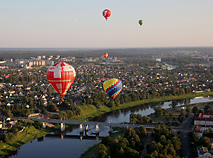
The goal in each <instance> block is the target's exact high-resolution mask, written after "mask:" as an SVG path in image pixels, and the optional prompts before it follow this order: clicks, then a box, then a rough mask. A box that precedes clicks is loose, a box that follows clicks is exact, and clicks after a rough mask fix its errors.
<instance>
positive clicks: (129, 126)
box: [25, 117, 192, 132]
mask: <svg viewBox="0 0 213 158" xmlns="http://www.w3.org/2000/svg"><path fill="white" fill-rule="evenodd" d="M25 120H33V121H37V122H46V123H60V124H61V125H62V124H63V125H65V124H70V125H80V126H81V125H82V126H83V125H84V126H89V125H95V126H98V127H99V126H109V127H120V128H137V127H140V126H144V127H145V128H147V129H154V128H155V125H146V124H125V123H108V122H96V121H77V120H60V119H44V118H26V119H25ZM191 120H192V117H189V118H188V119H187V120H186V121H185V122H184V123H183V124H189V123H190V121H191ZM172 128H173V130H174V131H183V132H188V131H190V129H189V127H184V125H182V126H181V127H172Z"/></svg>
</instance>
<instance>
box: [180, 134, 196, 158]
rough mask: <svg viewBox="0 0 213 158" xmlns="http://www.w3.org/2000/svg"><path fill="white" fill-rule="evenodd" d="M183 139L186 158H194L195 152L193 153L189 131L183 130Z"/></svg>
mask: <svg viewBox="0 0 213 158" xmlns="http://www.w3.org/2000/svg"><path fill="white" fill-rule="evenodd" d="M181 141H182V145H183V150H184V158H194V154H193V153H192V149H191V146H190V143H189V137H188V133H187V132H181Z"/></svg>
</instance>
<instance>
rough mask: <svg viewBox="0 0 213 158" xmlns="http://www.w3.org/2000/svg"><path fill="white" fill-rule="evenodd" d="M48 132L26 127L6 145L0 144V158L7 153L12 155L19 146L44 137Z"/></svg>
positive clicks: (47, 130) (48, 130)
mask: <svg viewBox="0 0 213 158" xmlns="http://www.w3.org/2000/svg"><path fill="white" fill-rule="evenodd" d="M49 132H50V129H42V130H38V129H36V128H35V127H34V126H30V127H26V128H25V129H24V131H23V132H21V133H17V135H16V136H14V137H13V138H12V139H11V140H10V141H8V142H7V143H4V142H1V143H0V157H3V156H4V155H7V154H8V153H14V152H15V151H16V150H17V148H18V147H20V146H21V145H23V144H25V143H27V142H30V141H32V140H34V139H35V138H39V137H41V136H44V135H46V134H47V133H49Z"/></svg>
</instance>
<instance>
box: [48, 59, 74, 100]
mask: <svg viewBox="0 0 213 158" xmlns="http://www.w3.org/2000/svg"><path fill="white" fill-rule="evenodd" d="M75 76H76V73H75V69H74V68H73V67H72V66H71V65H69V64H67V63H65V62H57V63H55V64H54V65H52V66H50V67H49V68H48V70H47V79H48V81H49V83H50V84H51V85H52V86H53V88H54V89H55V90H56V91H57V92H58V93H59V95H60V96H61V97H62V98H63V97H64V95H65V94H66V93H67V91H68V89H69V88H70V87H71V85H72V83H73V82H74V80H75Z"/></svg>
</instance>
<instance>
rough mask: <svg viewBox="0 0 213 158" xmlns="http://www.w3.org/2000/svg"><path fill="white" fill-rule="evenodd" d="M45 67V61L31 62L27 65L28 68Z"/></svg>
mask: <svg viewBox="0 0 213 158" xmlns="http://www.w3.org/2000/svg"><path fill="white" fill-rule="evenodd" d="M44 65H45V61H44V60H35V61H29V62H28V63H27V66H30V67H31V66H44Z"/></svg>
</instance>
